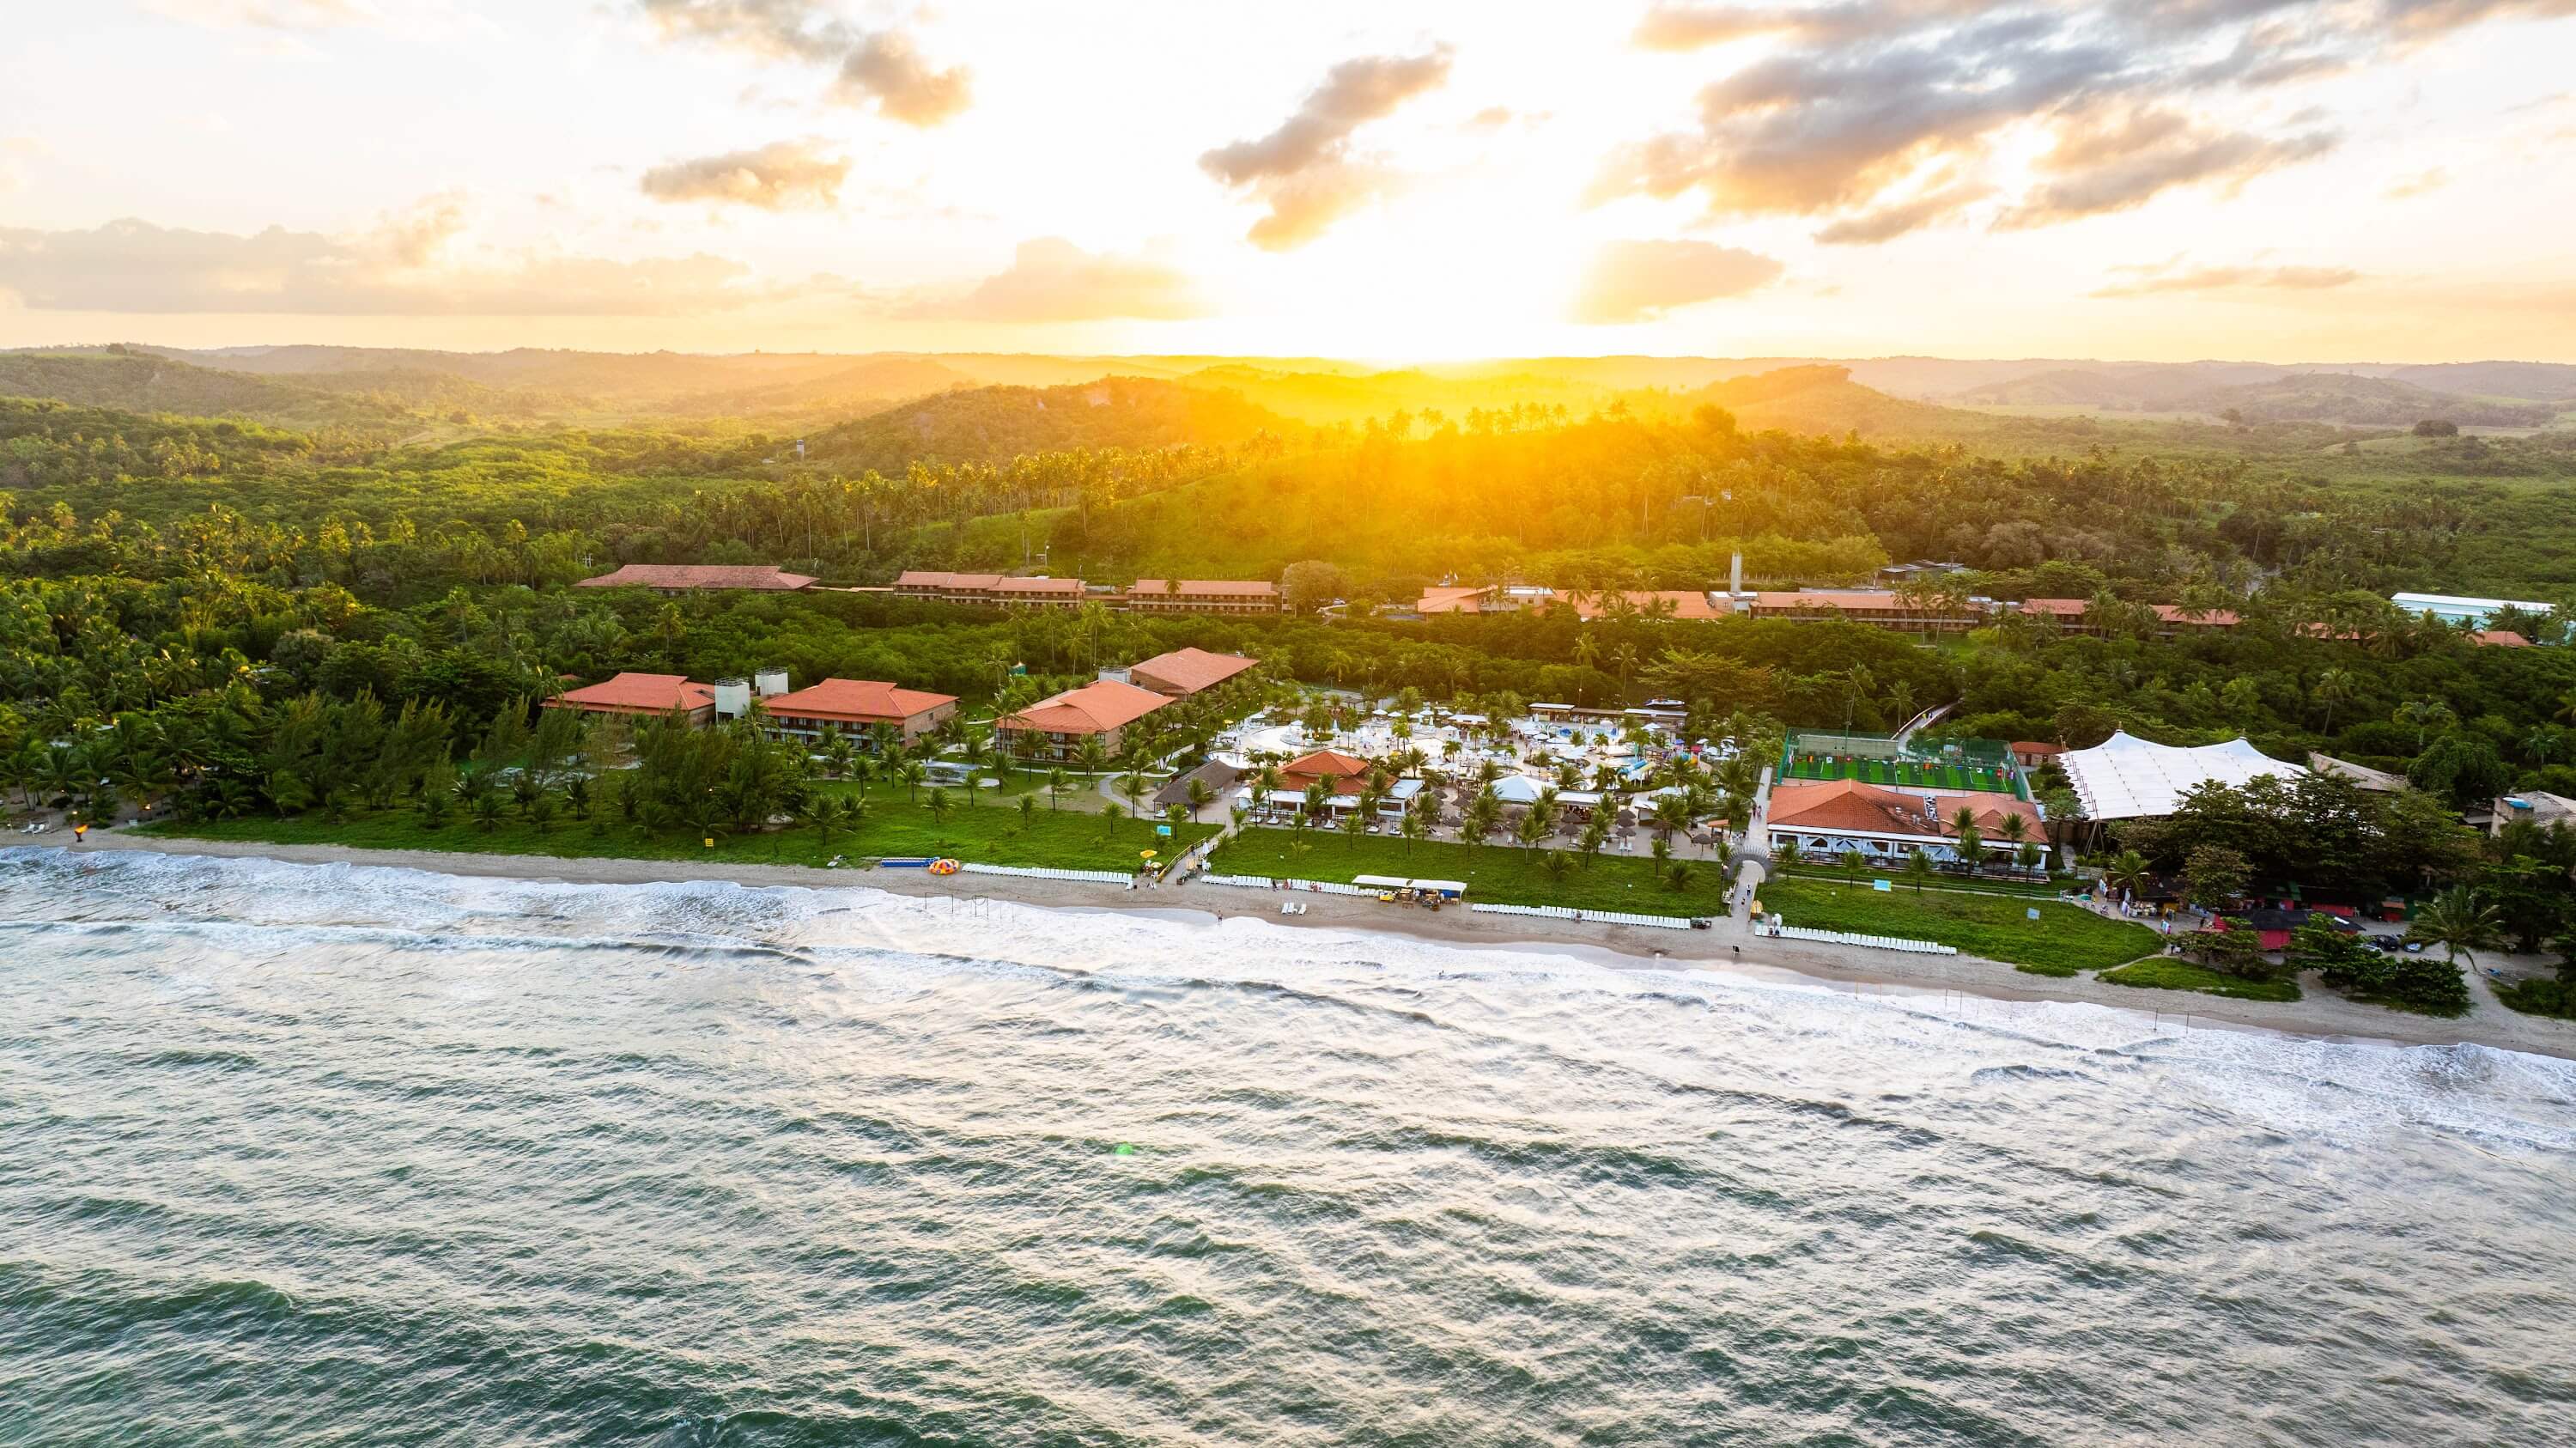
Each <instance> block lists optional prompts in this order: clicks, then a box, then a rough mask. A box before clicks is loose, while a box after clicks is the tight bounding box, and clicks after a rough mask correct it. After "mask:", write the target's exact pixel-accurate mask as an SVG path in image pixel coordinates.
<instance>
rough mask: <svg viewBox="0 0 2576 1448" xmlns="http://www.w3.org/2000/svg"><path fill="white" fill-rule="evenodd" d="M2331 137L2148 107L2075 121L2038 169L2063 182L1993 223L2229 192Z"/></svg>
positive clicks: (2047, 221) (2061, 217) (2007, 225)
mask: <svg viewBox="0 0 2576 1448" xmlns="http://www.w3.org/2000/svg"><path fill="white" fill-rule="evenodd" d="M2340 139H2341V138H2340V137H2338V136H2337V135H2335V134H2334V133H2333V132H2331V131H2311V132H2307V133H2304V134H2298V135H2289V136H2281V137H2276V138H2270V139H2267V138H2264V137H2260V136H2255V135H2251V134H2248V133H2245V132H2242V131H2221V130H2213V129H2209V128H2206V127H2204V126H2202V125H2200V124H2199V123H2197V122H2195V121H2193V120H2191V119H2190V118H2189V117H2187V116H2184V115H2182V114H2181V113H2179V112H2177V111H2171V110H2166V109H2162V108H2149V109H2146V110H2141V111H2135V112H2131V113H2129V114H2126V115H2123V116H2119V117H2116V118H2106V119H2102V120H2078V121H2075V122H2071V123H2070V124H2068V125H2067V126H2066V127H2065V128H2064V129H2061V130H2060V131H2059V132H2058V137H2057V146H2056V148H2055V149H2054V150H2052V151H2050V152H2049V154H2048V155H2047V156H2045V157H2043V158H2042V159H2041V162H2040V166H2041V169H2042V170H2043V171H2044V172H2046V173H2048V174H2050V175H2054V176H2056V177H2059V178H2061V179H2057V180H2052V181H2049V182H2047V183H2046V184H2044V185H2041V186H2039V187H2038V188H2036V189H2035V190H2033V191H2032V192H2031V193H2030V194H2028V195H2027V196H2025V197H2024V198H2023V200H2022V202H2021V204H2019V205H2017V206H2015V207H2013V208H2011V209H2010V210H2008V211H2006V212H2005V213H2004V214H2003V215H2002V216H2000V217H1998V218H1996V221H1995V225H1996V226H1997V227H1998V228H2001V229H2004V230H2019V229H2022V228H2026V227H2033V226H2048V225H2052V224H2054V223H2057V222H2062V221H2073V220H2076V219H2078V218H2080V217H2086V216H2097V215H2101V214H2103V213H2105V212H2112V211H2126V210H2129V209H2131V208H2132V207H2137V206H2143V205H2145V204H2146V203H2147V202H2148V201H2150V200H2152V199H2153V198H2154V197H2155V196H2156V195H2158V194H2159V193H2161V192H2164V191H2168V190H2171V189H2172V188H2174V187H2176V186H2188V185H2194V184H2197V183H2202V182H2218V183H2221V184H2222V185H2224V186H2225V187H2226V188H2227V189H2229V190H2231V191H2232V190H2234V189H2235V188H2237V187H2241V186H2243V185H2244V184H2245V183H2246V182H2248V181H2250V180H2252V179H2254V178H2255V177H2257V176H2260V175H2262V174H2263V173H2264V172H2266V171H2272V170H2277V169H2278V168H2280V167H2283V166H2289V165H2295V164H2297V163H2298V162H2301V161H2306V160H2310V159H2313V158H2314V157H2317V156H2322V155H2324V154H2325V153H2326V152H2328V151H2331V150H2333V149H2334V147H2335V145H2336V144H2337V142H2338V141H2339V140H2340Z"/></svg>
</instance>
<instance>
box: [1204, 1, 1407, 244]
mask: <svg viewBox="0 0 2576 1448" xmlns="http://www.w3.org/2000/svg"><path fill="white" fill-rule="evenodd" d="M1448 79H1449V49H1448V47H1446V46H1439V47H1435V48H1434V49H1432V50H1430V51H1428V52H1426V53H1424V54H1422V55H1416V56H1362V57H1359V58H1357V59H1353V60H1346V61H1343V62H1342V63H1341V64H1339V65H1336V66H1334V67H1333V68H1332V69H1331V70H1330V71H1328V72H1327V73H1326V74H1325V76H1324V80H1323V83H1322V84H1321V85H1318V86H1316V87H1315V88H1314V89H1313V90H1312V91H1309V92H1307V94H1306V99H1305V100H1304V101H1303V102H1301V103H1300V104H1299V105H1298V107H1297V109H1296V111H1295V113H1294V114H1292V115H1290V116H1289V117H1288V119H1287V120H1285V121H1282V122H1280V123H1279V126H1278V128H1277V129H1275V130H1273V131H1271V132H1270V133H1269V134H1268V135H1266V136H1261V137H1259V138H1257V139H1254V140H1249V141H1236V142H1234V143H1233V144H1231V145H1226V146H1219V147H1217V148H1216V149H1215V150H1212V151H1209V152H1207V153H1206V154H1205V155H1202V156H1201V157H1199V167H1200V169H1202V170H1204V171H1206V172H1207V173H1208V174H1209V175H1211V176H1213V177H1215V178H1216V179H1217V180H1219V181H1222V182H1224V183H1225V184H1226V185H1228V186H1231V187H1235V188H1237V189H1238V190H1242V191H1245V192H1248V193H1249V194H1251V195H1253V196H1256V197H1258V198H1259V199H1260V200H1262V201H1263V202H1264V203H1266V204H1267V205H1268V206H1269V207H1270V214H1269V215H1267V216H1265V217H1263V218H1262V219H1261V220H1259V221H1257V222H1255V223H1253V227H1252V230H1251V231H1250V232H1249V233H1248V235H1249V236H1250V239H1251V240H1252V242H1253V243H1254V244H1255V245H1257V246H1262V247H1266V248H1269V249H1271V250H1274V251H1276V250H1285V249H1287V248H1290V247H1294V246H1301V245H1303V244H1305V243H1306V242H1308V241H1312V240H1313V239H1314V238H1316V237H1317V236H1320V235H1322V234H1323V232H1324V231H1325V230H1326V229H1327V228H1329V227H1330V226H1331V225H1332V224H1333V223H1334V222H1335V221H1337V220H1339V219H1340V218H1341V217H1342V216H1344V215H1346V214H1347V213H1349V212H1350V211H1353V210H1355V209H1357V208H1358V207H1360V206H1363V205H1365V204H1367V203H1368V202H1369V201H1371V200H1373V199H1375V198H1376V197H1378V196H1379V195H1382V194H1384V192H1385V191H1386V190H1387V189H1388V188H1389V186H1390V185H1391V184H1392V182H1393V179H1394V178H1393V175H1392V173H1390V172H1388V171H1387V170H1386V169H1385V168H1384V167H1383V166H1380V165H1377V164H1375V163H1373V162H1369V161H1365V160H1361V159H1357V158H1354V157H1353V156H1352V155H1351V146H1350V142H1351V137H1352V135H1353V133H1354V132H1356V131H1358V130H1359V128H1360V127H1362V126H1364V125H1367V124H1368V123H1369V122H1371V121H1374V120H1380V119H1382V118H1384V117H1386V116H1390V115H1393V114H1394V113H1395V111H1396V109H1397V108H1398V107H1400V106H1402V105H1403V104H1404V103H1405V102H1406V101H1408V100H1411V99H1412V98H1413V97H1415V96H1418V95H1421V94H1422V93H1423V92H1425V91H1430V90H1436V89H1438V88H1439V87H1440V86H1441V85H1443V84H1445V83H1447V81H1448Z"/></svg>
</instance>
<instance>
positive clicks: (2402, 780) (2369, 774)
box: [2308, 750, 2407, 794]
mask: <svg viewBox="0 0 2576 1448" xmlns="http://www.w3.org/2000/svg"><path fill="white" fill-rule="evenodd" d="M2308 768H2310V769H2311V770H2314V771H2315V772H2317V773H2319V774H2331V775H2334V776H2335V777H2337V778H2339V779H2345V780H2349V781H2351V783H2352V786H2353V787H2354V788H2355V789H2358V790H2360V791H2361V792H2362V793H2364V794H2395V793H2397V792H2398V791H2399V790H2402V789H2404V788H2406V787H2407V786H2406V776H2405V775H2402V774H2391V773H2389V772H2388V771H2387V770H2384V769H2373V768H2371V767H2370V766H2369V765H2367V764H2355V763H2353V762H2352V761H2351V760H2349V759H2337V758H2335V757H2334V756H2333V755H2331V754H2318V753H2316V752H2314V751H2313V750H2312V751H2310V752H2309V754H2308Z"/></svg>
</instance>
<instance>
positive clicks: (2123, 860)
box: [2102, 850, 2151, 899]
mask: <svg viewBox="0 0 2576 1448" xmlns="http://www.w3.org/2000/svg"><path fill="white" fill-rule="evenodd" d="M2150 878H2151V876H2150V875H2149V873H2148V868H2147V857H2146V856H2144V855H2142V854H2139V853H2138V852H2137V851H2135V850H2122V851H2121V852H2120V853H2118V854H2116V855H2113V856H2112V857H2111V862H2110V863H2109V864H2107V865H2105V866H2103V867H2102V882H2103V883H2104V884H2106V885H2109V886H2110V887H2111V888H2113V889H2115V890H2118V891H2119V892H2120V893H2121V894H2123V895H2127V896H2129V897H2131V898H2132V899H2134V898H2136V897H2137V896H2139V895H2141V894H2144V893H2145V892H2146V888H2147V881H2148V880H2149V879H2150Z"/></svg>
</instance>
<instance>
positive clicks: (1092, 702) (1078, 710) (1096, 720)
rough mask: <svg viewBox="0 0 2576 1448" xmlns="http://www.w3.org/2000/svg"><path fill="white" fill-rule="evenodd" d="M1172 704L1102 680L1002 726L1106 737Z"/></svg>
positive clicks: (1067, 692)
mask: <svg viewBox="0 0 2576 1448" xmlns="http://www.w3.org/2000/svg"><path fill="white" fill-rule="evenodd" d="M1170 702H1172V701H1171V700H1169V699H1166V698H1164V697H1163V696H1162V695H1160V694H1157V693H1155V692H1154V691H1153V690H1151V689H1139V688H1137V687H1136V686H1135V685H1133V684H1122V683H1119V682H1118V681H1117V680H1115V679H1099V680H1095V681H1094V682H1092V683H1088V684H1085V685H1083V686H1082V687H1081V688H1079V689H1067V690H1065V691H1064V692H1063V693H1061V694H1057V695H1055V696H1054V697H1052V698H1047V699H1040V700H1039V701H1038V702H1036V703H1034V704H1031V705H1030V706H1029V707H1027V708H1025V709H1023V710H1021V711H1020V712H1018V713H1017V714H1006V715H1004V716H1003V717H1002V718H1001V720H1000V721H999V724H1000V727H1001V728H1004V729H1028V730H1036V731H1039V732H1042V733H1048V734H1106V733H1108V732H1109V731H1110V730H1112V729H1121V728H1124V727H1126V726H1127V725H1129V724H1133V723H1135V722H1136V721H1137V720H1139V719H1142V718H1144V717H1145V716H1146V715H1148V714H1151V713H1153V712H1154V711H1155V710H1157V709H1160V708H1162V707H1163V706H1164V705H1165V704H1168V703H1170Z"/></svg>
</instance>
